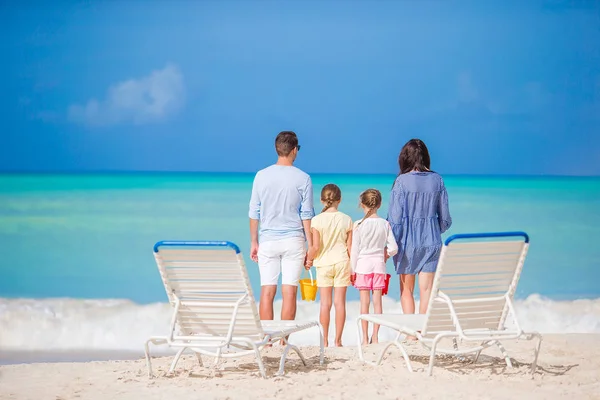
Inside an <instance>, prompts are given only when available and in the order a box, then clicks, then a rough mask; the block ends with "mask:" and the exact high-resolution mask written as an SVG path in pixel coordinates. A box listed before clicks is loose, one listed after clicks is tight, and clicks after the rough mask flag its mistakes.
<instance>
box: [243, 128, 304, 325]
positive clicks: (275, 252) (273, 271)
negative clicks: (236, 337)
mask: <svg viewBox="0 0 600 400" xmlns="http://www.w3.org/2000/svg"><path fill="white" fill-rule="evenodd" d="M275 150H276V151H277V156H278V157H277V163H275V164H274V165H271V166H270V167H267V168H265V169H263V170H260V171H258V173H257V174H256V176H255V178H254V183H253V185H252V196H251V199H250V207H249V213H248V215H249V217H250V239H251V246H250V258H252V260H253V261H254V262H257V263H258V267H259V271H260V284H261V291H260V319H262V320H272V319H273V300H274V299H275V294H276V293H277V283H278V280H279V275H280V274H281V293H282V297H283V306H282V308H281V319H282V320H293V319H295V318H296V296H297V290H298V281H299V280H300V274H301V273H302V269H303V268H304V264H305V260H306V244H305V241H308V248H311V245H312V235H311V234H310V220H311V218H312V217H313V216H314V215H315V211H314V208H313V189H312V181H311V179H310V176H309V175H308V174H306V173H305V172H303V171H301V170H300V169H298V168H296V167H294V166H293V164H294V161H295V160H296V157H297V156H298V151H299V150H300V145H299V144H298V137H297V136H296V134H295V133H294V132H291V131H283V132H280V133H279V135H277V138H276V139H275ZM259 221H260V246H259Z"/></svg>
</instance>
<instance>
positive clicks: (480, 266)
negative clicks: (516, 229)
mask: <svg viewBox="0 0 600 400" xmlns="http://www.w3.org/2000/svg"><path fill="white" fill-rule="evenodd" d="M516 261H517V260H515V262H516ZM506 273H510V274H514V267H512V266H511V265H509V264H508V263H497V262H494V263H492V262H488V263H482V262H476V263H457V264H449V266H448V269H447V270H445V271H444V272H443V273H442V274H441V275H444V276H459V275H472V274H478V275H482V274H488V275H495V274H506Z"/></svg>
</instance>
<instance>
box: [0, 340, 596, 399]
mask: <svg viewBox="0 0 600 400" xmlns="http://www.w3.org/2000/svg"><path fill="white" fill-rule="evenodd" d="M505 345H506V348H507V350H508V351H509V353H510V354H511V356H512V358H513V359H514V360H515V368H513V369H512V370H511V369H507V368H506V366H505V364H504V361H503V360H502V359H501V357H500V352H499V351H498V350H496V349H488V350H486V351H485V352H484V353H483V354H482V356H481V357H480V360H479V362H478V363H477V364H472V363H467V362H461V361H458V360H457V359H455V358H448V357H446V358H442V359H439V361H438V362H437V366H436V368H435V369H434V375H433V377H428V376H426V373H425V372H424V368H425V364H424V362H425V358H424V357H423V355H424V354H425V353H424V352H423V351H421V350H420V347H418V345H416V344H413V345H411V346H410V349H409V350H410V353H411V354H417V355H416V356H414V357H412V359H413V367H415V368H416V372H414V373H412V374H411V373H409V372H408V371H407V370H406V368H405V366H404V361H403V359H402V357H401V355H400V353H399V351H398V350H397V349H395V348H392V349H390V351H389V354H388V355H387V356H386V359H385V360H384V363H383V364H382V365H381V366H379V367H371V366H368V365H364V364H361V363H360V362H359V361H358V357H357V354H356V348H353V347H348V348H343V349H336V348H328V349H326V364H325V365H324V366H319V363H318V349H317V348H314V347H306V348H304V349H303V351H304V354H305V355H306V356H307V358H309V360H308V366H306V367H304V366H303V365H302V363H301V362H300V360H299V359H298V358H297V356H296V355H291V356H290V359H289V361H288V363H287V366H286V375H285V376H283V377H275V376H274V375H273V374H274V373H275V372H276V371H277V368H278V361H279V358H278V357H279V354H280V353H279V351H280V349H279V348H272V349H268V351H266V352H265V358H264V360H265V363H266V365H267V369H268V374H269V378H268V379H266V380H265V379H262V378H260V376H259V373H258V367H257V365H256V363H255V362H254V361H253V360H252V358H251V357H246V358H243V359H241V360H239V361H234V360H231V359H230V360H227V361H226V362H225V363H224V364H222V365H221V368H218V369H217V370H215V369H213V368H211V367H210V366H209V365H210V360H209V359H206V358H205V365H206V366H205V367H200V366H199V365H198V363H197V361H196V359H195V357H194V356H193V355H191V354H190V355H186V356H184V357H183V359H182V360H181V361H180V362H179V364H178V367H177V370H176V371H175V374H174V375H173V376H166V374H165V373H166V371H167V369H168V367H169V363H170V360H171V359H170V358H168V357H165V358H157V359H154V361H153V364H154V373H155V375H157V377H156V378H154V379H152V380H150V379H148V377H147V375H146V365H145V361H144V360H143V359H140V360H135V361H103V362H89V363H55V364H21V365H8V366H1V367H0V399H35V400H40V399H51V400H58V399H98V400H100V399H102V400H104V399H143V400H152V399H251V398H257V399H258V398H260V399H264V398H285V399H305V398H306V399H311V398H331V399H350V398H353V399H354V398H358V399H360V398H364V399H366V398H367V396H368V397H369V398H385V399H388V398H389V399H396V398H401V399H406V398H418V399H429V398H432V399H433V398H436V399H440V398H443V399H448V398H460V399H469V398H473V399H513V398H514V399H518V398H523V399H525V398H526V399H558V398H569V397H570V398H572V399H600V335H595V334H585V335H584V334H568V335H545V336H544V342H543V344H542V351H541V353H540V359H539V368H538V371H537V373H536V375H535V376H534V377H532V376H531V375H530V373H529V371H530V370H529V365H530V362H531V360H532V354H533V342H528V341H520V342H512V343H511V342H506V343H505ZM380 346H381V345H378V346H374V345H373V346H369V349H368V351H367V356H368V357H371V358H372V357H374V355H375V352H376V351H377V350H378V349H380V348H381V347H380Z"/></svg>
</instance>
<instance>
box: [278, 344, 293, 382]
mask: <svg viewBox="0 0 600 400" xmlns="http://www.w3.org/2000/svg"><path fill="white" fill-rule="evenodd" d="M284 340H285V339H284ZM285 342H286V343H287V340H285ZM288 351H290V345H289V344H287V345H286V346H285V348H284V349H283V353H282V354H281V359H280V360H279V371H277V375H283V374H285V360H286V359H287V354H288Z"/></svg>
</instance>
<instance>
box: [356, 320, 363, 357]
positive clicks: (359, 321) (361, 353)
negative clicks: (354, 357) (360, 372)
mask: <svg viewBox="0 0 600 400" xmlns="http://www.w3.org/2000/svg"><path fill="white" fill-rule="evenodd" d="M360 323H361V319H360V317H359V318H357V319H356V333H357V335H356V339H357V340H358V358H359V359H360V361H363V362H364V361H365V356H364V355H363V350H362V340H361V337H360V334H361V332H362V328H361V326H360Z"/></svg>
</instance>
